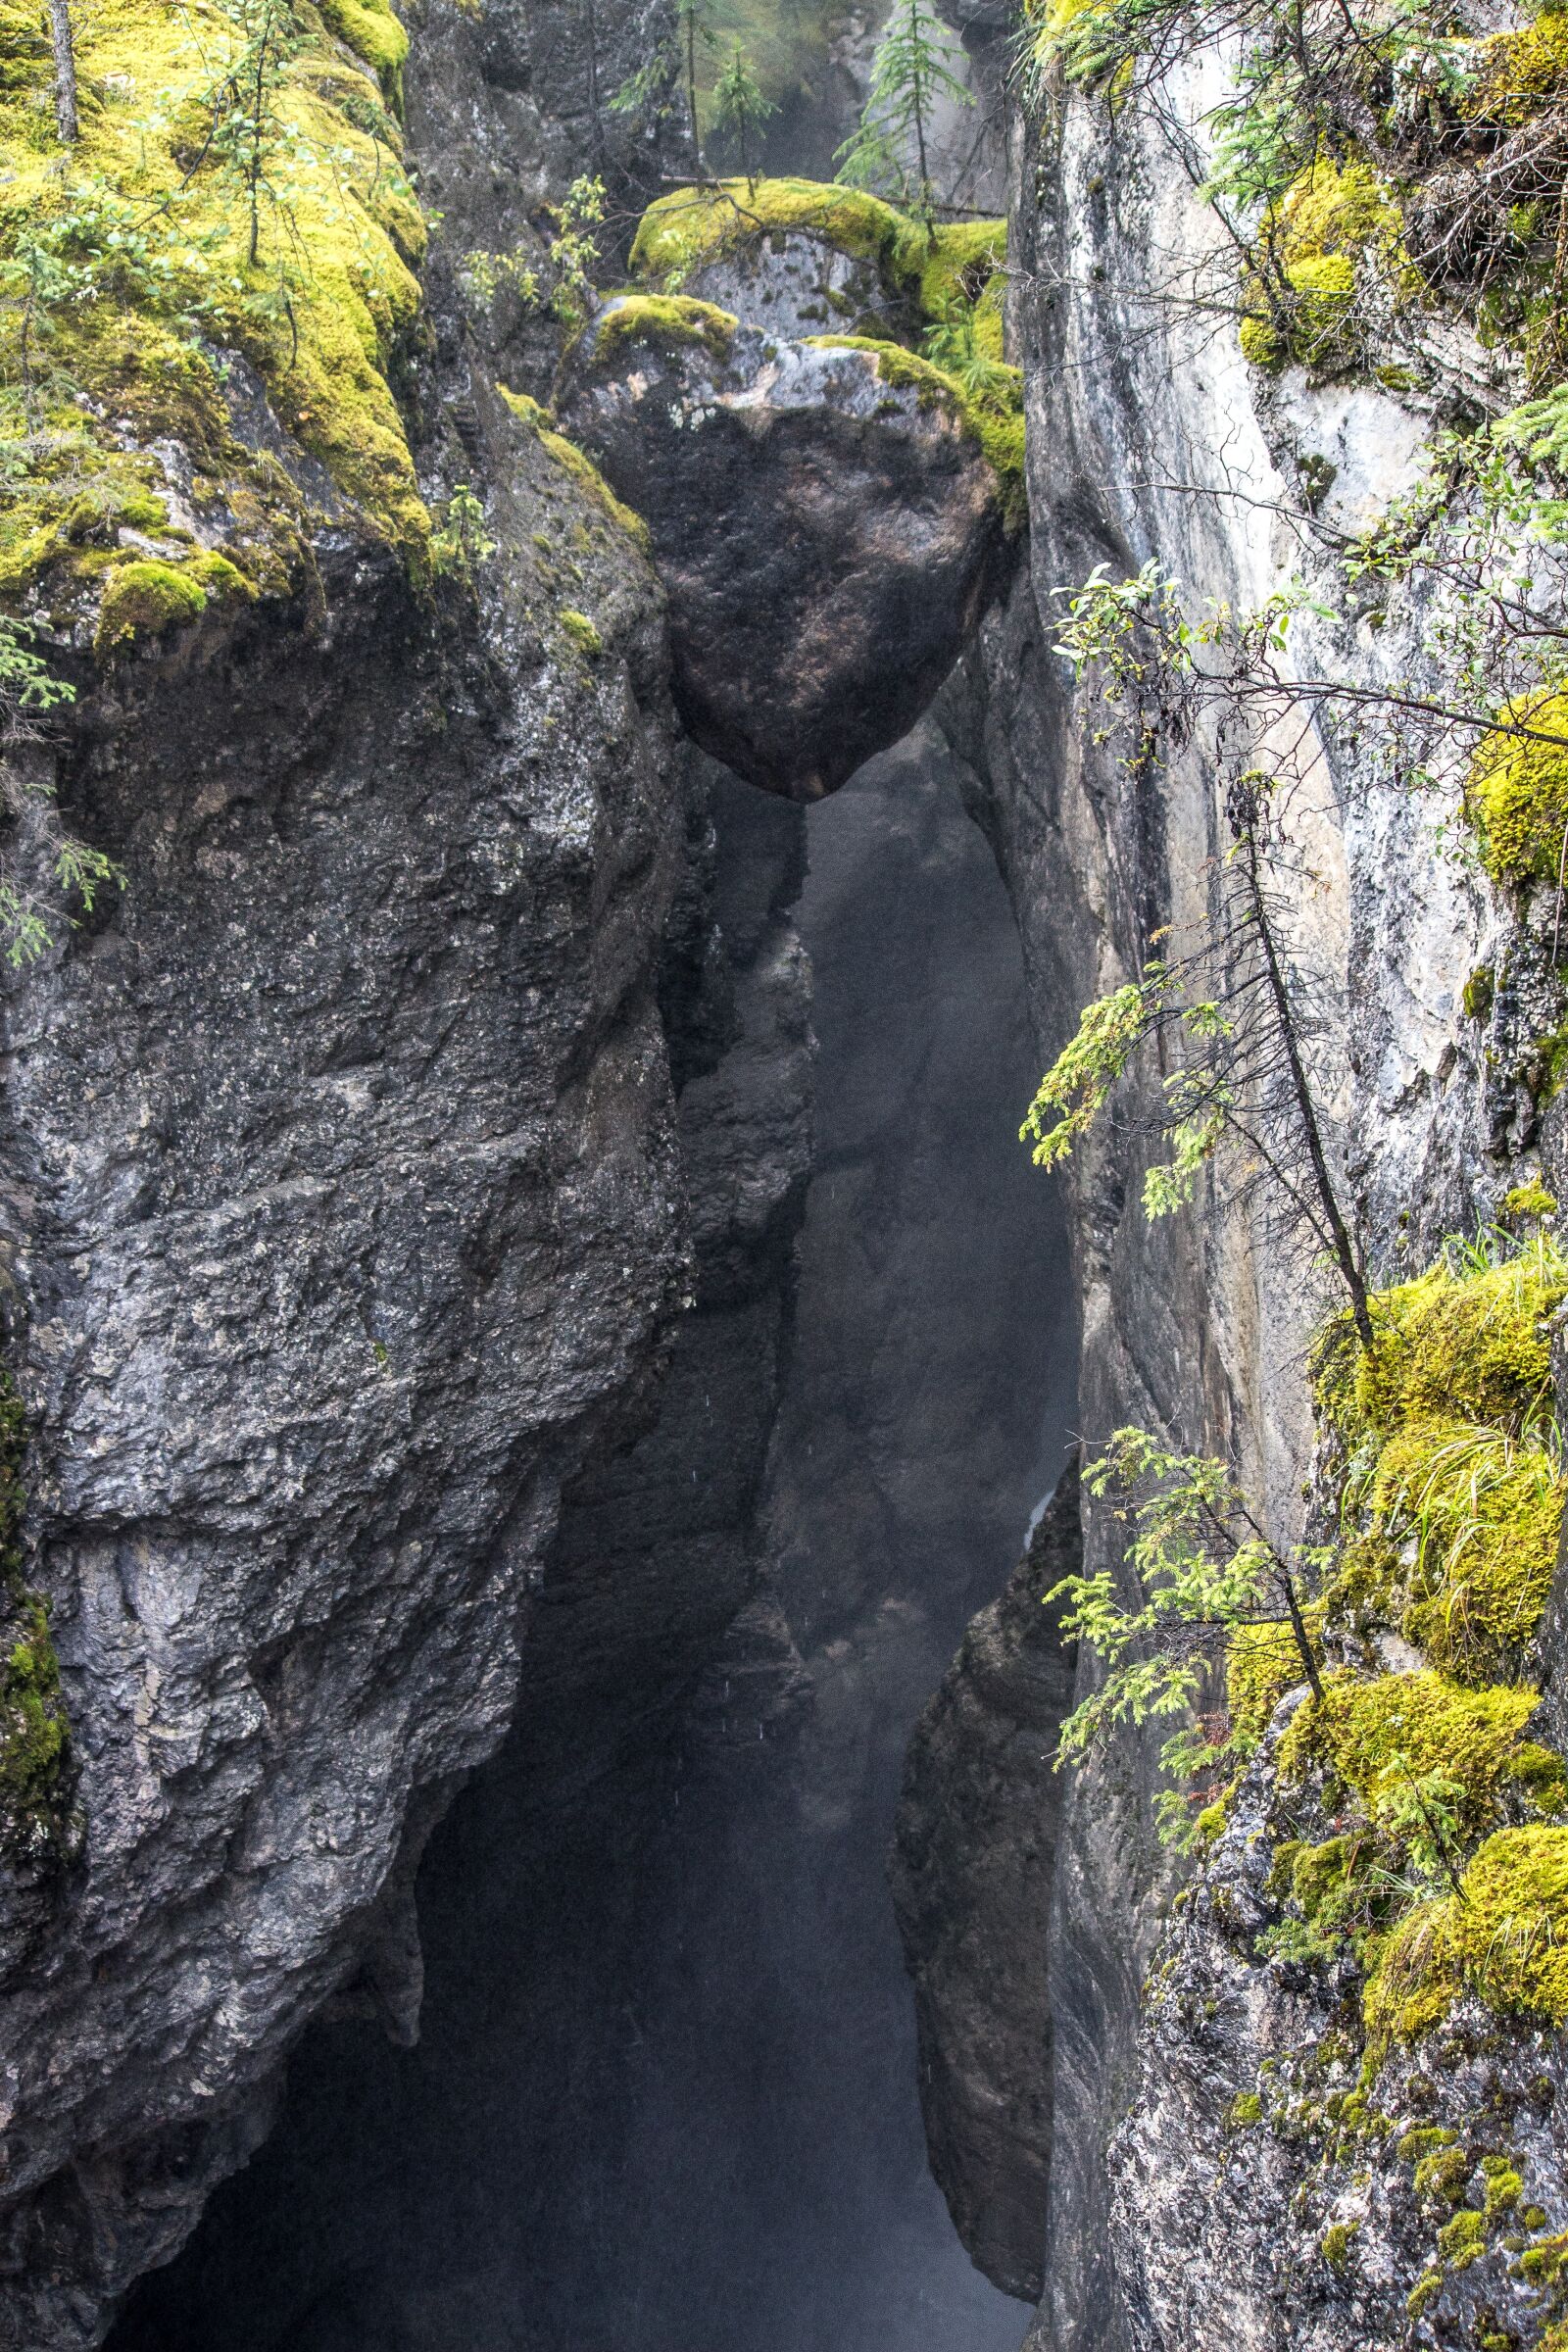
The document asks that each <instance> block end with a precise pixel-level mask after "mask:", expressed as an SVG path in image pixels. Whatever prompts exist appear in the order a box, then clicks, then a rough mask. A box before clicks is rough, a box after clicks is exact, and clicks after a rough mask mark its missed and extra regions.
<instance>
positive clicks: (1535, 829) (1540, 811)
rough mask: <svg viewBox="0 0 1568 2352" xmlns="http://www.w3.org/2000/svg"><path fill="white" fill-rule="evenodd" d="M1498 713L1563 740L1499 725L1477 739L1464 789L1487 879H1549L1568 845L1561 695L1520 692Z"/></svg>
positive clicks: (1566, 734) (1567, 725) (1566, 705)
mask: <svg viewBox="0 0 1568 2352" xmlns="http://www.w3.org/2000/svg"><path fill="white" fill-rule="evenodd" d="M1503 716H1504V718H1505V719H1507V720H1509V721H1511V722H1512V723H1513V724H1515V725H1519V726H1529V727H1532V728H1539V729H1540V730H1541V731H1542V732H1543V733H1544V734H1546V735H1560V736H1561V737H1562V739H1563V740H1562V741H1561V742H1560V743H1543V742H1540V741H1538V740H1537V739H1536V738H1535V737H1534V736H1531V735H1510V734H1506V733H1504V732H1502V731H1500V730H1497V731H1495V732H1494V733H1492V734H1489V735H1484V736H1483V737H1482V739H1481V741H1480V743H1479V744H1478V745H1477V747H1476V751H1475V754H1474V757H1473V758H1472V760H1471V762H1470V774H1469V778H1468V782H1467V785H1466V790H1465V806H1466V809H1467V811H1468V813H1469V816H1470V819H1471V822H1472V823H1473V824H1474V826H1475V828H1476V832H1477V834H1478V836H1479V839H1480V843H1481V857H1482V862H1483V863H1484V864H1485V866H1486V869H1487V871H1488V873H1489V874H1490V875H1491V876H1492V878H1493V880H1494V881H1495V882H1503V883H1524V882H1532V881H1544V882H1555V881H1556V880H1557V878H1558V876H1559V874H1560V873H1561V872H1562V869H1563V857H1564V849H1565V846H1568V694H1561V693H1552V694H1540V695H1533V696H1530V697H1527V698H1526V699H1525V700H1524V701H1522V702H1519V703H1515V704H1512V705H1510V706H1509V708H1508V710H1507V711H1505V712H1504V713H1503Z"/></svg>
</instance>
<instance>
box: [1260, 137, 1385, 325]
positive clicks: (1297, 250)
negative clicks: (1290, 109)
mask: <svg viewBox="0 0 1568 2352" xmlns="http://www.w3.org/2000/svg"><path fill="white" fill-rule="evenodd" d="M1265 234H1266V237H1267V240H1268V242H1269V244H1270V246H1271V248H1272V252H1273V257H1274V262H1275V267H1276V270H1278V272H1279V275H1280V276H1281V277H1282V278H1283V280H1284V285H1283V288H1282V287H1281V286H1280V285H1279V284H1278V283H1276V282H1271V281H1270V280H1268V279H1266V278H1265V277H1263V276H1262V275H1259V276H1256V277H1254V278H1252V279H1251V280H1250V281H1249V284H1248V286H1247V288H1246V291H1245V297H1244V300H1245V307H1246V310H1247V316H1246V317H1245V318H1244V319H1243V321H1242V327H1241V341H1242V350H1243V352H1244V353H1245V355H1246V356H1247V358H1248V359H1250V361H1251V362H1252V363H1253V364H1254V366H1257V367H1263V368H1272V367H1278V366H1281V365H1283V363H1284V362H1285V361H1286V360H1288V359H1295V360H1299V361H1300V362H1301V363H1302V364H1303V365H1305V366H1307V367H1323V366H1329V365H1334V364H1338V363H1341V362H1343V361H1344V360H1346V359H1348V358H1349V357H1351V356H1353V355H1352V354H1350V352H1349V351H1348V345H1347V343H1346V328H1347V326H1348V322H1349V319H1350V317H1351V313H1352V309H1353V305H1354V300H1355V294H1356V290H1357V285H1358V282H1359V281H1358V273H1359V271H1360V270H1361V268H1362V267H1363V266H1364V265H1365V263H1366V261H1367V259H1368V257H1369V256H1370V257H1371V259H1372V265H1373V266H1374V267H1376V268H1380V269H1382V270H1385V271H1391V272H1393V273H1395V274H1396V275H1397V276H1399V277H1400V278H1401V279H1402V278H1403V277H1404V275H1406V274H1407V272H1408V263H1407V262H1406V261H1405V259H1404V253H1403V247H1402V245H1401V243H1400V214H1399V208H1398V204H1397V200H1396V198H1395V196H1394V194H1393V192H1392V191H1391V190H1390V189H1389V188H1387V187H1386V186H1385V185H1384V183H1383V182H1382V181H1381V180H1380V179H1379V178H1378V177H1377V176H1376V174H1375V173H1374V172H1370V171H1368V170H1367V169H1366V167H1365V166H1364V165H1362V164H1357V163H1348V164H1345V165H1343V166H1340V165H1336V164H1333V163H1330V162H1329V161H1328V160H1327V159H1326V158H1325V159H1322V160H1320V161H1319V162H1317V163H1315V164H1313V165H1311V166H1309V167H1308V169H1307V170H1306V171H1305V172H1302V173H1301V174H1300V176H1299V178H1298V179H1297V180H1295V181H1294V182H1293V183H1292V185H1291V186H1290V188H1288V189H1287V191H1286V193H1285V194H1284V196H1282V197H1281V199H1280V201H1279V203H1278V205H1277V206H1276V207H1275V208H1274V210H1273V212H1272V214H1271V216H1270V218H1269V221H1268V222H1267V224H1266V229H1265Z"/></svg>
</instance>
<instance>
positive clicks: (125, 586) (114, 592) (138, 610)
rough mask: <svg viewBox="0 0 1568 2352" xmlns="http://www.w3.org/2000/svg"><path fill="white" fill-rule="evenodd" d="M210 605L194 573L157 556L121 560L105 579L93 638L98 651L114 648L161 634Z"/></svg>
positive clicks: (111, 650) (198, 615)
mask: <svg viewBox="0 0 1568 2352" xmlns="http://www.w3.org/2000/svg"><path fill="white" fill-rule="evenodd" d="M206 610H207V592H206V590H205V589H204V588H203V587H202V585H201V583H200V581H199V580H197V579H196V578H195V577H194V576H193V574H192V573H191V572H189V571H186V570H177V569H176V568H175V566H174V565H173V564H162V563H159V562H158V561H157V560H156V559H155V558H143V559H140V560H138V561H136V562H133V563H129V564H116V565H115V567H114V569H113V570H112V571H111V572H110V573H109V574H108V576H107V578H106V579H105V582H104V593H103V603H102V605H101V606H100V608H99V613H98V630H97V634H96V636H95V637H94V640H93V643H94V646H95V648H96V650H97V652H98V653H99V654H107V653H111V652H113V651H114V649H115V648H116V647H117V646H120V645H125V644H128V643H130V642H131V641H132V640H134V639H146V638H149V637H161V636H163V634H164V632H165V631H166V630H167V629H172V628H177V627H180V626H182V625H184V624H185V623H187V622H190V621H193V620H196V619H198V618H199V617H200V615H201V614H202V613H205V612H206Z"/></svg>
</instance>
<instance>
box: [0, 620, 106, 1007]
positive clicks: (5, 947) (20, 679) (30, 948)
mask: <svg viewBox="0 0 1568 2352" xmlns="http://www.w3.org/2000/svg"><path fill="white" fill-rule="evenodd" d="M31 638H32V632H31V630H30V629H29V628H28V627H27V626H26V624H25V622H22V621H16V620H11V619H8V618H6V617H5V615H4V614H0V815H4V816H6V817H8V818H9V819H10V820H11V821H12V822H13V823H15V822H16V820H17V819H18V818H19V817H20V816H21V815H22V813H23V810H24V809H25V806H26V803H27V801H28V799H29V798H34V797H38V796H44V797H47V793H48V789H49V788H48V786H47V785H45V784H43V783H41V782H36V781H32V780H31V779H27V778H25V774H24V770H23V768H22V767H21V766H20V765H19V763H18V760H17V758H16V755H17V754H18V752H19V751H21V750H22V748H23V747H24V746H25V745H27V744H32V743H36V742H37V741H38V739H39V737H40V735H41V734H42V732H43V729H44V726H45V724H46V722H47V720H48V716H49V713H50V712H51V711H55V710H57V709H59V708H60V707H61V706H62V705H63V704H68V703H71V702H73V701H74V699H75V689H74V688H73V686H71V685H70V684H68V682H67V681H66V680H65V679H64V678H57V677H56V676H55V674H54V672H53V671H52V670H51V669H50V667H49V665H48V663H47V662H45V661H44V660H43V658H42V656H41V655H40V654H38V653H36V652H35V651H34V649H33V645H32V642H31ZM124 879H125V877H124V875H123V873H122V872H121V870H120V868H119V867H118V866H117V865H116V864H115V862H114V860H113V858H106V857H105V856H104V854H103V852H102V851H101V850H95V849H92V848H90V847H89V846H88V844H87V843H86V842H84V841H77V840H75V839H74V838H73V836H71V835H69V834H68V835H66V836H65V837H63V838H61V839H60V840H58V841H57V843H56V846H55V853H54V882H55V886H56V888H57V889H58V891H59V892H60V895H61V897H62V899H63V900H64V901H65V902H66V904H67V906H68V907H69V906H70V905H71V903H72V902H73V901H74V902H75V904H76V905H77V907H79V908H80V910H81V912H82V913H83V914H90V913H91V912H92V910H93V907H94V905H95V903H96V900H97V895H98V892H99V891H100V890H102V889H106V888H109V887H119V888H123V885H124ZM50 923H51V917H50V914H49V911H48V910H47V909H46V907H44V906H43V905H42V904H41V903H40V901H39V899H38V896H37V894H36V892H34V891H33V890H31V889H29V888H28V887H27V885H26V884H25V883H24V882H23V881H22V880H21V879H20V878H19V876H18V875H17V874H16V873H15V872H14V870H13V869H12V867H11V865H10V863H9V861H5V860H0V953H3V954H4V956H5V959H6V962H7V963H8V964H10V965H11V967H12V968H13V970H14V969H16V968H17V966H19V965H21V964H25V963H31V962H33V961H35V959H36V958H37V957H38V956H41V955H42V954H43V953H44V951H45V950H46V949H47V948H51V947H52V946H53V945H54V936H55V935H54V932H53V930H52V929H51V927H50Z"/></svg>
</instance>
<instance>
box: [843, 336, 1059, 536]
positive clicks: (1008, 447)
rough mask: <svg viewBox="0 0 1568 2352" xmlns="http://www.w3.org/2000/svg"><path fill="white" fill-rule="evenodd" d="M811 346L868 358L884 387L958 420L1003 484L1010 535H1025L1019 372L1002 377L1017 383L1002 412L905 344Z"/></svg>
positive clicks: (861, 341)
mask: <svg viewBox="0 0 1568 2352" xmlns="http://www.w3.org/2000/svg"><path fill="white" fill-rule="evenodd" d="M810 340H811V344H812V346H813V348H814V349H816V350H818V351H867V352H870V353H871V355H872V357H873V358H874V359H875V361H876V371H877V374H878V375H879V376H880V377H881V379H882V381H883V382H884V383H885V384H890V385H894V386H896V387H897V388H898V389H899V390H901V391H907V392H913V393H914V395H915V397H916V399H917V400H918V402H919V404H920V406H921V407H922V408H943V409H946V410H947V411H948V413H949V414H950V415H951V416H953V417H956V419H957V421H958V423H959V424H961V425H962V426H963V428H964V430H965V431H966V432H967V433H968V434H969V435H970V437H971V438H972V439H973V440H975V441H977V442H978V443H979V445H980V450H981V453H982V455H983V456H984V457H985V459H986V462H987V464H988V465H989V466H990V467H991V469H992V471H993V473H995V475H996V476H997V479H998V481H999V483H1000V484H1001V487H1002V500H1003V515H1004V519H1005V523H1006V526H1007V528H1008V530H1009V531H1015V530H1018V529H1021V527H1022V525H1023V523H1024V522H1025V521H1026V520H1027V516H1028V508H1027V502H1026V499H1025V493H1024V420H1023V379H1022V377H1021V376H1020V375H1018V371H1017V369H1016V368H1007V369H1006V370H1005V373H1006V374H1007V375H1008V376H1009V377H1016V378H1017V382H1016V385H1015V386H1013V387H1012V391H1013V398H1014V399H1015V401H1016V406H1013V405H1011V402H1009V403H1008V404H1007V405H1005V406H1003V405H999V404H996V403H993V402H992V401H989V400H981V399H978V398H976V397H974V396H973V395H971V394H970V393H968V392H966V391H965V390H964V388H963V386H962V384H960V383H959V381H958V379H957V377H956V376H954V375H950V374H949V373H948V371H947V369H946V368H938V367H937V366H936V365H935V363H934V362H933V361H931V360H923V359H921V358H920V356H919V354H918V353H917V352H912V351H906V349H905V348H904V345H903V344H902V343H879V342H875V341H873V340H872V339H871V337H869V336H867V335H813V336H812V337H811V338H810Z"/></svg>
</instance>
